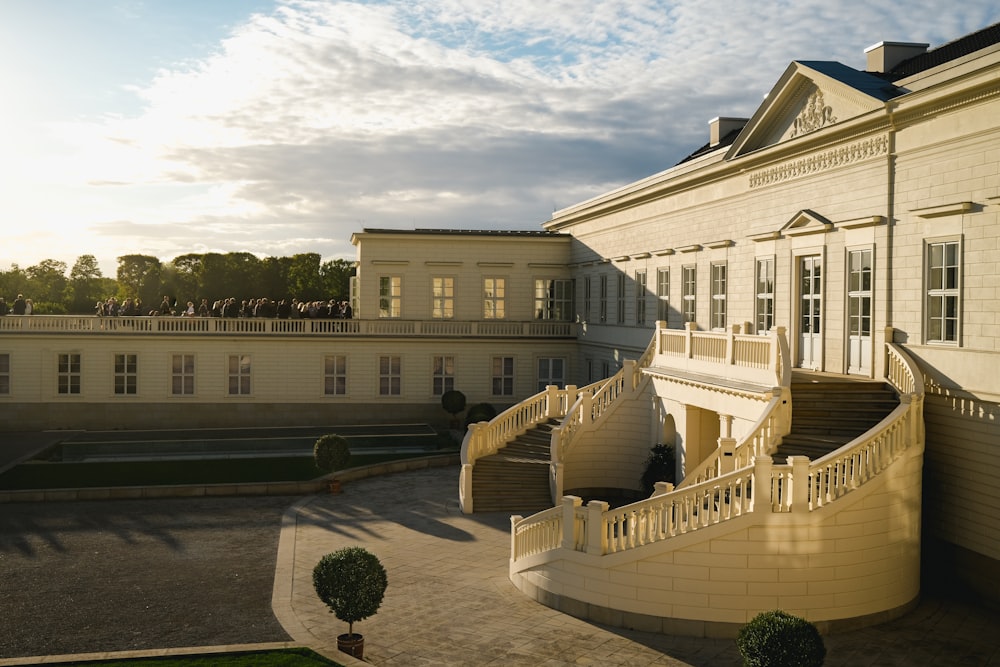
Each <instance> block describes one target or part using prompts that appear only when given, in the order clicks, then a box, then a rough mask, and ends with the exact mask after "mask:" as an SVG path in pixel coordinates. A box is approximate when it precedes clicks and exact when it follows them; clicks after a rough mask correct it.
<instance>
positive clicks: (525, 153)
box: [59, 0, 1000, 259]
mask: <svg viewBox="0 0 1000 667" xmlns="http://www.w3.org/2000/svg"><path fill="white" fill-rule="evenodd" d="M998 19H1000V10H998V9H997V8H995V7H993V6H992V3H990V2H987V1H986V0H969V2H966V3H962V5H961V7H959V6H958V5H957V4H956V5H954V6H951V7H944V8H942V7H941V5H940V2H938V0H915V1H913V2H909V3H905V5H903V4H901V5H892V6H886V7H876V6H873V3H869V2H864V1H862V0H845V1H844V2H839V3H829V2H819V1H818V0H804V1H803V2H791V1H789V0H779V1H776V2H772V3H759V2H750V1H749V0H747V1H732V0H681V1H679V2H658V1H656V0H594V1H593V2H578V1H576V0H574V1H562V0H556V1H550V2H546V3H537V2H535V0H503V1H501V0H425V1H423V2H420V3H411V2H402V1H398V2H393V1H389V0H384V1H381V2H378V1H376V2H368V3H363V2H312V1H306V0H288V1H286V2H281V3H279V4H278V5H276V6H275V8H274V10H273V11H271V12H266V13H257V14H254V15H252V16H250V17H248V18H247V19H246V20H245V21H244V22H243V23H241V24H240V25H238V26H236V27H235V28H234V29H233V30H232V31H231V33H230V34H229V36H228V37H227V38H226V39H225V40H223V41H222V42H221V43H219V44H218V46H217V48H216V49H215V50H214V51H213V52H212V53H211V54H210V55H209V56H207V57H205V58H202V59H201V60H198V61H193V62H188V63H184V64H181V65H178V66H175V67H172V68H168V69H162V70H160V71H159V72H158V73H157V74H156V76H155V77H154V78H153V79H152V80H151V81H150V83H149V84H148V85H147V86H144V87H141V88H139V89H136V91H135V93H136V95H138V96H139V98H140V100H141V102H142V112H141V113H139V114H134V115H131V116H126V117H122V116H114V115H109V116H107V117H105V118H103V119H101V120H100V122H98V123H93V122H91V123H89V124H81V123H74V124H72V125H67V126H66V128H65V132H66V135H67V137H68V136H73V137H76V138H77V139H76V142H75V151H74V153H73V155H72V156H71V159H67V160H63V161H61V163H60V165H61V166H60V167H59V170H60V171H59V173H60V175H61V177H64V178H67V179H75V182H76V183H79V184H89V185H88V186H87V187H88V188H89V189H90V190H91V191H93V192H98V193H99V194H98V195H94V194H91V197H97V199H98V200H99V201H98V203H97V204H96V205H95V206H93V207H91V208H90V209H89V210H88V214H89V216H88V220H89V221H88V225H89V227H88V228H89V229H90V230H91V233H93V234H94V235H95V236H96V237H100V238H101V239H102V240H103V241H105V242H107V243H108V244H109V245H110V242H111V240H112V239H115V238H119V239H120V245H121V247H122V248H129V250H127V252H149V253H151V254H157V255H158V256H161V257H162V258H164V259H167V258H169V257H170V256H172V255H174V254H180V253H183V252H196V251H197V250H196V248H205V249H213V250H220V251H228V250H234V251H235V250H241V251H251V252H255V253H258V254H262V255H276V254H293V253H295V252H317V251H319V252H321V253H323V254H324V257H325V258H326V259H329V258H331V257H333V256H349V255H350V254H351V253H352V249H351V248H350V245H349V242H348V239H349V237H350V234H351V233H352V232H354V231H358V230H359V229H361V228H362V227H364V226H369V227H397V228H399V227H452V228H454V227H498V228H508V229H538V226H539V224H540V223H541V222H543V221H544V220H545V219H546V218H547V217H548V216H549V214H550V213H551V212H552V210H553V209H555V208H561V207H564V206H568V205H570V204H573V203H575V202H577V201H580V200H581V199H585V198H588V197H591V196H594V195H597V194H600V193H601V192H604V191H606V190H608V189H610V188H612V187H617V186H619V185H622V184H625V183H627V182H630V181H632V180H635V179H638V178H642V177H644V176H647V175H649V174H652V173H655V172H658V171H660V170H662V169H665V168H667V167H669V166H671V165H672V164H674V163H676V162H677V161H678V160H680V159H681V158H682V157H683V156H684V155H686V154H688V153H689V152H691V151H693V150H695V149H696V148H698V147H699V146H701V145H702V144H704V143H705V142H706V141H707V138H708V133H707V122H708V120H709V119H710V118H713V117H715V116H718V115H745V116H749V115H751V114H752V113H753V111H754V110H755V108H756V107H757V105H759V104H760V102H761V100H762V96H763V94H764V93H765V92H766V91H767V90H768V89H770V87H771V86H772V85H773V83H774V81H775V80H776V79H777V77H778V76H779V75H780V74H781V72H782V71H783V70H784V68H785V67H786V66H787V64H788V62H789V61H791V60H792V59H820V60H840V61H842V62H845V63H846V64H848V65H852V66H855V67H863V64H864V63H863V53H862V51H863V49H864V48H865V47H866V46H869V45H870V44H872V43H875V42H877V41H880V40H882V39H903V40H923V41H928V42H930V43H931V44H932V45H938V44H940V43H941V42H943V41H946V40H949V39H952V38H955V37H958V36H960V35H961V34H964V33H966V32H969V31H972V30H975V29H978V28H980V27H983V26H985V25H987V24H989V23H991V22H994V21H996V20H998ZM67 141H69V139H67ZM129 190H134V191H135V193H134V194H133V195H132V196H131V197H130V196H129V195H128V194H123V191H124V192H125V193H127V192H128V191H129ZM138 193H155V196H154V195H152V194H151V201H153V202H155V203H152V204H151V203H146V204H143V203H142V202H136V201H134V200H136V199H138V198H139V197H138V196H137V194H138ZM300 244H301V245H300ZM80 245H81V246H86V245H87V243H86V241H85V240H84V241H82V242H81V244H80ZM122 252H123V253H124V252H126V251H125V250H123V251H122Z"/></svg>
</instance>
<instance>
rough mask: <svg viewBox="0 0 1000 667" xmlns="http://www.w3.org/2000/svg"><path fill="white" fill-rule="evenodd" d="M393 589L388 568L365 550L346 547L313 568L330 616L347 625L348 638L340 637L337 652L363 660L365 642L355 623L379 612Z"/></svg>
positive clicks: (315, 579)
mask: <svg viewBox="0 0 1000 667" xmlns="http://www.w3.org/2000/svg"><path fill="white" fill-rule="evenodd" d="M388 585H389V579H388V577H387V576H386V573H385V568H384V567H382V563H381V562H379V559H378V557H377V556H375V554H373V553H371V552H370V551H368V550H366V549H364V548H362V547H345V548H343V549H340V550H338V551H334V552H333V553H328V554H327V555H325V556H323V557H322V558H321V559H320V561H319V562H318V563H317V564H316V567H315V568H313V588H315V589H316V595H318V596H319V599H320V600H322V601H323V603H324V604H326V606H328V607H329V608H330V612H331V613H333V614H334V615H336V617H337V618H338V619H340V620H341V621H344V622H345V623H347V634H344V635H338V636H337V648H338V649H339V650H341V651H343V652H344V653H347V654H348V655H351V656H353V657H355V658H363V657H364V651H365V638H364V636H363V635H360V634H354V623H355V621H363V620H364V619H366V618H368V617H369V616H372V615H373V614H374V613H375V612H376V611H378V608H379V605H381V604H382V598H383V597H384V596H385V589H386V587H387V586H388Z"/></svg>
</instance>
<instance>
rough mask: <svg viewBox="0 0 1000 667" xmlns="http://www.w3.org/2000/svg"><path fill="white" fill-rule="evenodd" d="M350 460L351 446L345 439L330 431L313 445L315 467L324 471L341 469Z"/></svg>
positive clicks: (329, 471)
mask: <svg viewBox="0 0 1000 667" xmlns="http://www.w3.org/2000/svg"><path fill="white" fill-rule="evenodd" d="M350 460H351V448H350V446H348V444H347V439H346V438H344V437H343V436H341V435H335V434H333V433H330V434H328V435H324V436H321V437H320V438H319V440H317V441H316V444H315V445H313V461H314V462H315V463H316V467H317V468H319V469H320V470H321V471H323V472H326V473H331V472H336V471H338V470H343V469H344V468H346V467H347V462H348V461H350Z"/></svg>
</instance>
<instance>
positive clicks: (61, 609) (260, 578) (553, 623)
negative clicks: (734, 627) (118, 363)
mask: <svg viewBox="0 0 1000 667" xmlns="http://www.w3.org/2000/svg"><path fill="white" fill-rule="evenodd" d="M457 484H458V470H457V468H455V467H450V468H435V469H426V470H419V471H415V472H408V473H399V474H395V475H388V476H384V477H375V478H369V479H365V480H360V481H355V482H350V483H348V484H345V487H344V493H343V494H342V495H339V496H311V497H306V498H302V499H299V498H289V497H284V498H204V499H173V500H167V499H165V500H142V501H108V502H79V503H39V504H25V505H2V506H0V665H2V664H3V663H4V659H10V658H16V657H18V656H40V655H57V654H67V653H82V652H102V651H125V650H133V649H164V648H171V647H186V646H209V645H223V644H251V643H261V642H284V641H288V640H292V641H296V642H300V643H303V644H307V645H309V646H312V647H313V648H316V649H319V650H322V651H323V652H325V653H328V654H329V655H331V656H333V657H338V654H337V652H336V650H335V649H334V648H333V646H334V644H335V638H336V635H337V634H340V633H342V632H345V631H346V625H345V624H343V623H341V622H339V621H337V620H336V618H334V617H333V615H332V614H330V613H329V612H328V611H327V610H326V608H325V607H324V606H323V605H322V603H320V601H319V600H318V599H317V598H316V596H315V593H314V592H313V589H312V581H311V574H312V568H313V566H314V565H315V563H316V562H317V561H318V560H319V558H320V557H321V556H322V555H323V554H325V553H328V552H330V551H333V550H335V549H338V548H340V547H342V546H347V545H356V544H359V545H362V546H365V547H366V548H368V549H370V550H371V551H373V552H374V553H376V554H377V555H378V556H379V558H380V559H381V560H382V562H383V563H384V565H385V566H386V568H387V570H388V574H389V588H388V591H387V593H386V598H385V601H384V602H383V605H382V608H381V609H380V610H379V612H378V614H376V615H375V616H374V617H372V618H370V619H367V620H365V621H362V622H361V623H359V624H357V625H356V630H358V631H360V632H362V633H364V634H365V636H366V651H365V657H366V659H367V660H368V661H369V662H370V663H371V664H376V665H469V666H479V665H531V666H534V665H549V666H559V665H635V666H637V667H642V666H645V665H689V666H691V667H709V666H711V667H716V666H721V667H728V666H733V667H736V666H737V665H739V664H740V659H739V656H738V654H737V652H736V648H735V644H734V642H732V641H730V640H705V639H695V638H686V637H670V636H663V635H656V634H650V633H642V632H631V631H627V630H621V629H616V628H608V627H602V626H598V625H595V624H593V623H588V622H585V621H581V620H578V619H575V618H572V617H569V616H565V615H563V614H560V613H558V612H555V611H553V610H551V609H548V608H547V607H544V606H542V605H539V604H536V603H535V602H532V601H531V600H529V599H528V598H526V597H524V596H523V595H521V594H520V593H519V592H518V591H517V590H515V589H514V587H513V586H512V585H511V583H510V582H509V581H508V579H507V559H508V550H509V541H510V538H509V532H508V531H509V519H508V516H507V515H506V514H485V515H474V516H464V515H462V514H461V513H460V512H459V509H458V503H457V500H456V498H455V495H456V488H457ZM997 628H1000V612H998V611H997V610H996V609H988V608H984V607H981V606H976V605H973V604H970V603H968V602H965V601H962V600H957V599H952V598H949V597H946V596H943V595H941V594H937V593H931V594H928V595H926V596H925V598H924V600H923V601H922V602H921V604H920V606H919V607H918V608H917V609H916V610H915V611H914V612H912V613H910V614H908V615H907V616H905V617H904V618H901V619H898V620H896V621H893V622H891V623H887V624H884V625H880V626H874V627H870V628H866V629H863V630H858V631H855V632H850V633H844V634H840V635H834V636H830V637H827V638H826V645H827V648H828V659H827V662H826V665H827V667H839V666H847V665H850V666H851V667H859V666H860V667H866V666H870V667H874V666H879V667H891V666H894V665H900V666H903V665H906V666H909V665H939V666H947V665H968V666H981V665H982V666H989V665H1000V634H998V633H997ZM342 659H343V660H344V661H345V662H350V659H349V658H346V656H345V657H342Z"/></svg>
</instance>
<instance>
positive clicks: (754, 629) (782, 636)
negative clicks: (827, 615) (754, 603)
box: [736, 609, 826, 667]
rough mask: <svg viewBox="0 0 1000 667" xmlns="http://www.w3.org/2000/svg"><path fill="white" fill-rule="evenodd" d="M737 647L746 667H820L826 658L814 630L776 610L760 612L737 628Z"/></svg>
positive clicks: (801, 621) (820, 639)
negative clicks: (738, 629)
mask: <svg viewBox="0 0 1000 667" xmlns="http://www.w3.org/2000/svg"><path fill="white" fill-rule="evenodd" d="M736 647H737V648H738V649H739V651H740V655H741V656H743V665H744V666H745V667H820V666H821V665H822V664H823V660H824V659H825V658H826V646H825V645H824V644H823V638H822V637H821V636H820V634H819V630H817V629H816V626H815V625H813V624H812V623H810V622H809V621H807V620H805V619H804V618H799V617H798V616H792V615H791V614H787V613H785V612H783V611H781V610H778V609H776V610H774V611H765V612H761V613H759V614H757V615H756V616H754V617H753V618H752V619H751V620H750V622H749V623H747V624H746V625H744V626H743V627H742V628H740V632H739V635H737V637H736Z"/></svg>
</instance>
